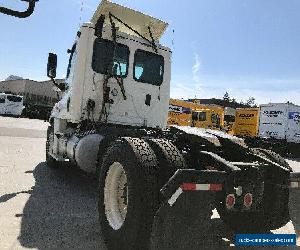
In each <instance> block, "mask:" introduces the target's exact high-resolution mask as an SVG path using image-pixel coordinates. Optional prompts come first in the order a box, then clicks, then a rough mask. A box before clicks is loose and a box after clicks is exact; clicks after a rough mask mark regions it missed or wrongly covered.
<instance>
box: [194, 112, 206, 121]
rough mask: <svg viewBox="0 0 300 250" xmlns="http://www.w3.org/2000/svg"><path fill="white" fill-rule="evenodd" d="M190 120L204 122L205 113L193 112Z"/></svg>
mask: <svg viewBox="0 0 300 250" xmlns="http://www.w3.org/2000/svg"><path fill="white" fill-rule="evenodd" d="M192 119H193V120H194V121H200V122H204V121H206V112H193V115H192Z"/></svg>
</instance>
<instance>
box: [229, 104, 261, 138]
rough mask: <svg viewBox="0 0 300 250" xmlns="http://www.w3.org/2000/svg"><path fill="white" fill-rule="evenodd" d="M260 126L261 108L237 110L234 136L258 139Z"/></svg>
mask: <svg viewBox="0 0 300 250" xmlns="http://www.w3.org/2000/svg"><path fill="white" fill-rule="evenodd" d="M258 126H259V108H237V109H236V116H235V123H234V125H233V134H234V135H236V136H248V137H256V136H257V134H258Z"/></svg>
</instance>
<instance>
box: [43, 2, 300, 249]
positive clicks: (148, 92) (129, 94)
mask: <svg viewBox="0 0 300 250" xmlns="http://www.w3.org/2000/svg"><path fill="white" fill-rule="evenodd" d="M166 26H167V24H166V23H165V22H162V21H160V20H158V19H156V18H153V17H150V16H148V15H145V14H143V13H140V12H137V11H134V10H131V9H128V8H125V7H122V6H120V5H117V4H114V3H111V2H108V1H103V2H102V3H101V4H100V6H99V7H98V9H97V11H96V12H95V14H94V16H93V18H92V20H91V22H90V23H85V24H83V25H82V26H81V28H80V31H79V32H78V33H77V38H76V41H75V43H74V44H73V46H72V49H71V50H70V51H69V52H70V59H69V65H68V71H67V77H66V82H65V83H61V84H57V83H56V82H55V80H54V78H55V76H56V67H57V56H56V55H55V54H53V53H50V54H49V58H48V68H47V72H48V76H49V77H50V78H51V79H52V80H53V82H54V84H55V85H57V86H58V87H59V88H60V89H61V91H62V92H63V97H62V99H61V100H60V101H59V102H58V103H57V104H56V105H55V107H54V109H53V112H52V115H51V118H50V126H49V128H48V131H47V143H46V159H47V165H48V166H49V167H54V168H55V167H60V166H61V164H63V163H64V162H66V161H71V162H72V163H74V164H76V165H78V167H79V168H81V169H82V170H84V171H86V172H89V173H94V174H95V175H97V177H98V178H99V189H98V198H99V202H98V210H99V221H100V226H101V227H100V228H101V232H102V235H103V237H104V239H105V242H106V244H107V246H108V249H147V248H149V246H150V242H151V241H150V239H151V238H152V239H153V235H156V236H157V234H155V233H154V234H153V225H154V224H156V225H157V223H156V219H157V218H159V217H160V212H162V211H164V212H166V211H167V212H168V211H169V212H172V211H174V210H176V209H177V210H180V211H181V210H182V209H187V211H189V212H188V213H185V214H190V216H198V217H199V218H201V220H206V221H209V220H210V216H211V210H212V208H213V207H214V206H216V207H217V209H218V211H219V213H220V216H221V218H222V219H223V220H224V222H226V223H227V224H228V225H229V226H230V227H232V228H234V229H235V230H252V231H257V230H261V229H272V228H278V227H280V226H282V225H284V224H285V223H286V222H287V221H289V213H288V199H289V186H292V187H294V188H299V183H300V182H299V180H300V175H299V173H292V171H291V169H290V168H289V166H288V164H287V163H286V162H285V161H284V160H283V159H282V158H281V157H279V156H278V155H276V154H272V153H270V152H267V151H264V150H261V149H251V148H248V147H247V146H245V144H244V143H243V141H242V140H240V139H238V138H236V137H233V136H229V135H226V134H224V133H221V132H217V131H213V130H205V129H199V128H191V127H177V126H174V127H171V129H170V130H167V129H166V124H167V116H168V104H169V94H170V74H171V51H170V49H169V48H167V47H164V46H162V45H161V44H160V43H159V39H160V37H161V36H162V34H163V33H164V31H165V29H166ZM70 171H72V168H70ZM205 194H209V196H205ZM199 206H200V207H201V209H200V208H199ZM195 213H196V215H195ZM179 214H181V213H179ZM192 214H193V215H192ZM192 219H193V218H192ZM176 220H180V217H176ZM158 225H159V223H158ZM201 225H203V223H199V226H201ZM178 230H182V228H179V229H178ZM163 231H164V230H163ZM173 231H174V228H173V229H172V230H171V231H168V232H173ZM164 232H165V233H167V231H164ZM179 232H180V231H179ZM199 233H201V234H202V233H203V231H202V232H199ZM151 235H152V236H151ZM162 238H164V235H162ZM161 244H162V245H159V246H160V248H161V249H167V248H168V249H169V248H170V247H171V248H172V242H166V240H162V242H161ZM164 244H165V246H164ZM175 247H176V246H174V248H175Z"/></svg>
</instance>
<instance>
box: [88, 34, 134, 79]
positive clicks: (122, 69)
mask: <svg viewBox="0 0 300 250" xmlns="http://www.w3.org/2000/svg"><path fill="white" fill-rule="evenodd" d="M112 59H113V60H112ZM128 61H129V48H128V47H127V46H126V45H124V44H120V43H117V46H116V51H115V55H114V43H113V42H112V41H109V40H105V39H100V38H97V39H96V40H95V43H94V54H93V63H92V64H93V65H92V67H93V70H94V71H95V72H97V73H101V74H107V73H112V69H113V68H114V66H115V65H116V67H115V68H116V72H115V73H116V74H117V75H118V76H122V77H126V76H127V74H128Z"/></svg>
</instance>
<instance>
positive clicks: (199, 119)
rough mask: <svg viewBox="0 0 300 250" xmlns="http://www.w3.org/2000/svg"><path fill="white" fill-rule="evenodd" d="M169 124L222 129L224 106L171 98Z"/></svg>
mask: <svg viewBox="0 0 300 250" xmlns="http://www.w3.org/2000/svg"><path fill="white" fill-rule="evenodd" d="M168 125H179V126H192V127H198V128H212V129H221V128H223V126H224V108H223V107H220V106H216V105H201V104H198V103H193V102H187V101H182V100H176V99H170V101H169V115H168Z"/></svg>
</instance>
